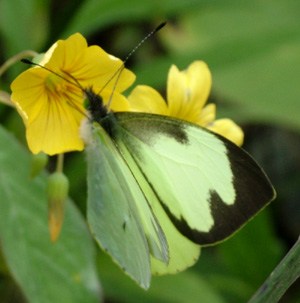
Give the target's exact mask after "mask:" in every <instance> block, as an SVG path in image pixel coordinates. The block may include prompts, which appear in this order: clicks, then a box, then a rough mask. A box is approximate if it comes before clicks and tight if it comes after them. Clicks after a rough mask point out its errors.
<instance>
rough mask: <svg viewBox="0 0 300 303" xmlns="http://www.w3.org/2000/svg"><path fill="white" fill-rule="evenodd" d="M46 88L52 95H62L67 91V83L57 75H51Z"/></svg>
mask: <svg viewBox="0 0 300 303" xmlns="http://www.w3.org/2000/svg"><path fill="white" fill-rule="evenodd" d="M45 87H46V89H47V90H48V91H49V92H50V93H54V94H59V95H60V94H62V93H65V92H66V90H67V83H66V81H65V80H64V79H62V78H60V77H58V76H57V75H54V74H50V75H49V76H48V77H47V78H46V80H45Z"/></svg>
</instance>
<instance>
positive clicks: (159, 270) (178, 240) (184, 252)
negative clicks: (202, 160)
mask: <svg viewBox="0 0 300 303" xmlns="http://www.w3.org/2000/svg"><path fill="white" fill-rule="evenodd" d="M117 146H118V148H119V149H120V151H121V152H122V155H123V157H124V158H125V159H126V162H127V164H128V166H129V167H130V169H131V170H132V172H133V173H134V177H135V178H136V180H137V182H138V184H139V186H140V188H141V189H142V191H143V192H144V195H145V197H146V198H147V200H148V201H149V203H150V204H151V206H152V210H153V212H154V213H155V217H156V218H157V220H158V221H159V223H160V226H161V227H162V229H163V231H164V233H165V235H166V237H167V242H168V248H169V263H167V264H166V262H162V261H161V260H160V259H159V258H155V257H153V254H150V259H151V271H152V273H153V274H155V275H162V274H167V273H177V272H180V271H182V270H184V269H186V268H187V267H190V266H192V265H193V264H195V262H196V261H197V260H198V258H199V255H200V246H199V245H198V244H195V243H193V242H192V241H190V240H189V239H188V238H186V237H184V236H183V235H182V234H181V233H180V232H179V231H178V230H177V228H176V227H175V226H174V224H173V223H172V222H171V221H170V219H169V218H168V216H167V214H166V212H165V211H164V209H163V208H162V206H161V205H160V203H159V201H158V200H157V197H156V195H155V193H154V192H153V190H152V188H151V186H150V185H149V183H148V181H147V180H146V179H145V177H144V176H143V174H142V172H141V170H140V169H139V167H138V166H137V164H136V162H135V160H134V159H133V157H132V156H131V154H130V152H129V151H128V149H127V148H126V146H125V145H124V143H123V142H122V141H119V142H118V144H117Z"/></svg>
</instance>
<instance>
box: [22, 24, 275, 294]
mask: <svg viewBox="0 0 300 303" xmlns="http://www.w3.org/2000/svg"><path fill="white" fill-rule="evenodd" d="M158 29H159V28H158ZM158 29H156V31H157V30H158ZM23 62H25V63H30V64H32V62H30V61H28V60H23ZM35 65H38V64H35ZM41 67H43V66H41ZM43 68H44V67H43ZM54 74H56V73H54ZM57 75H58V74H57ZM58 76H59V77H61V76H60V75H58ZM74 80H75V79H74ZM75 82H76V83H74V85H78V86H79V87H80V88H81V89H82V90H83V91H84V93H85V95H86V96H87V99H88V100H89V105H88V108H87V110H88V111H89V113H90V119H88V120H86V122H85V123H84V124H83V126H82V134H83V137H84V140H85V142H86V154H87V162H88V176H87V181H88V209H87V218H88V222H89V225H90V228H91V232H92V234H93V236H94V237H95V239H96V241H97V242H98V243H99V245H100V246H101V247H102V248H103V249H104V250H105V251H106V252H108V253H109V254H110V255H111V257H112V258H113V260H114V261H115V262H116V263H117V264H118V265H119V266H120V267H121V268H123V270H124V271H125V272H126V273H127V274H128V275H129V276H130V277H131V278H133V279H134V280H135V281H136V282H137V283H138V284H139V285H140V286H142V287H143V288H145V289H147V288H149V286H150V282H151V274H152V273H153V274H166V273H175V272H178V271H182V270H183V269H185V268H187V267H189V266H191V265H193V264H194V263H195V262H196V260H197V259H198V257H199V254H200V246H203V245H211V244H215V243H217V242H220V241H222V240H224V239H226V238H228V237H229V236H230V235H232V234H233V233H235V232H236V231H237V230H239V229H240V228H241V227H242V226H243V225H244V224H245V223H246V222H247V221H249V220H250V219H251V218H252V217H253V216H254V215H255V214H256V213H257V212H258V211H260V210H261V209H262V208H263V207H264V206H265V205H266V204H268V203H269V202H270V201H272V200H273V199H274V198H275V195H276V194H275V191H274V189H273V187H272V185H271V183H270V181H269V180H268V178H267V176H266V174H265V173H264V171H263V170H262V168H261V167H260V166H259V165H258V164H257V163H256V162H255V160H254V159H253V158H252V157H251V156H250V155H249V154H248V153H247V152H245V151H244V150H243V149H241V148H239V147H238V146H236V145H235V144H233V143H232V142H230V141H228V140H227V139H225V138H223V137H222V136H220V135H217V134H215V133H213V132H210V131H208V130H207V129H205V128H202V127H199V126H197V125H195V124H192V123H189V122H186V121H182V120H179V119H176V118H171V117H166V116H161V115H154V114H146V113H131V112H123V113H120V112H119V113H113V112H109V111H108V109H107V108H106V106H105V105H104V104H103V101H102V98H101V97H100V95H97V94H95V93H94V92H93V91H92V89H83V88H82V87H81V86H80V85H79V83H78V82H77V81H76V80H75Z"/></svg>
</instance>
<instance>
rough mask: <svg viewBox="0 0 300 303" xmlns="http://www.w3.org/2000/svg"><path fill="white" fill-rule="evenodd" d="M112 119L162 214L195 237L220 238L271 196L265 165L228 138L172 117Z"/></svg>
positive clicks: (115, 133)
mask: <svg viewBox="0 0 300 303" xmlns="http://www.w3.org/2000/svg"><path fill="white" fill-rule="evenodd" d="M116 118H117V120H118V121H119V123H118V124H116V125H115V128H114V129H113V130H112V132H111V135H112V137H113V138H114V140H115V141H116V142H117V143H118V142H123V144H124V146H126V148H127V150H128V151H129V153H130V154H131V156H132V158H133V159H134V161H135V162H136V165H137V166H138V167H139V169H140V171H141V174H142V175H143V176H144V178H145V180H147V182H148V184H149V186H150V187H151V189H152V191H153V192H154V193H155V196H156V198H157V201H159V203H160V205H161V206H162V208H163V209H164V211H165V213H166V214H167V215H168V217H169V218H170V220H171V221H172V222H173V224H174V225H175V226H176V228H177V229H178V230H179V231H180V232H181V233H182V234H183V235H185V236H186V237H187V238H189V239H190V240H192V241H193V242H195V243H197V244H201V245H208V244H213V243H216V242H219V241H222V240H224V239H225V238H227V237H229V236H230V235H232V234H233V233H234V232H235V231H236V230H238V229H239V228H240V227H241V226H242V225H244V224H245V223H246V222H247V221H248V220H249V219H250V218H251V217H253V215H255V214H256V213H257V212H258V211H259V210H260V209H262V208H263V207H264V206H265V205H266V204H267V203H268V202H270V201H271V200H273V199H274V197H275V192H274V189H273V187H272V186H271V184H270V182H269V180H268V178H267V177H266V175H265V173H264V172H263V170H262V169H261V168H260V167H259V166H258V164H257V163H256V162H255V161H254V160H253V158H252V157H251V156H249V154H247V153H246V152H245V151H244V150H243V149H241V148H239V147H238V146H236V145H235V144H233V143H231V142H230V141H228V140H227V139H225V138H223V137H221V136H219V135H216V134H215V133H212V132H209V131H208V130H206V129H204V128H201V127H198V126H197V125H194V124H191V123H188V122H184V121H182V120H178V119H174V118H170V117H164V116H159V115H151V114H141V113H117V114H116ZM152 207H153V209H154V210H155V207H154V206H152ZM167 239H168V235H167Z"/></svg>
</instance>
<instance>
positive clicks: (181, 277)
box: [98, 253, 226, 303]
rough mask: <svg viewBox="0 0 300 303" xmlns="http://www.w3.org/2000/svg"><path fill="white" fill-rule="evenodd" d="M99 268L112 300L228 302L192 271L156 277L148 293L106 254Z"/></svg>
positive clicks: (99, 261) (102, 256)
mask: <svg viewBox="0 0 300 303" xmlns="http://www.w3.org/2000/svg"><path fill="white" fill-rule="evenodd" d="M98 266H99V272H101V279H102V282H103V288H104V289H105V292H106V295H107V297H109V298H110V300H112V301H115V300H117V301H120V302H124V303H125V302H130V303H133V302H143V303H148V302H149V303H151V302H164V303H168V302H170V303H171V302H172V303H182V302H189V303H198V302H214V303H225V302H226V301H224V300H223V298H222V297H221V296H220V295H219V294H218V292H217V291H216V289H215V288H214V287H213V286H211V285H210V284H209V282H207V281H206V280H205V278H204V277H203V276H201V275H200V274H198V275H197V273H195V272H194V271H193V270H192V269H189V270H186V271H184V272H181V273H179V274H175V275H166V276H153V277H152V282H151V286H150V289H149V290H148V291H146V292H145V291H144V290H142V289H141V288H139V287H138V286H137V285H136V283H135V282H134V281H132V280H131V279H129V278H128V277H127V276H126V275H124V273H123V272H122V271H121V269H119V268H118V267H117V265H116V264H114V263H113V262H112V261H111V260H109V257H108V256H107V255H106V254H103V253H102V254H99V258H98ZM116 290H117V291H116Z"/></svg>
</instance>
